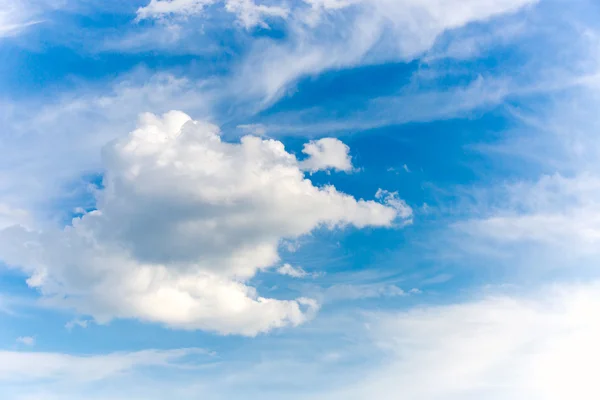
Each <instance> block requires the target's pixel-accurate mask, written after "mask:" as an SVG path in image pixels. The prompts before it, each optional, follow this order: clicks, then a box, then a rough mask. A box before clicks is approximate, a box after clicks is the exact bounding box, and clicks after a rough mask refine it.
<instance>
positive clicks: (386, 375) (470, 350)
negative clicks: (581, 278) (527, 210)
mask: <svg viewBox="0 0 600 400" xmlns="http://www.w3.org/2000/svg"><path fill="white" fill-rule="evenodd" d="M599 289H600V286H599V285H598V284H597V283H593V284H586V285H580V286H577V285H576V286H556V287H552V288H548V289H545V290H542V291H541V292H539V293H536V294H535V295H533V296H522V297H520V296H517V297H514V296H503V295H498V296H489V297H487V298H485V299H482V300H480V301H474V302H471V303H465V304H458V305H449V306H439V307H424V308H417V309H413V310H410V311H407V312H401V313H395V314H394V313H390V314H385V313H384V314H380V315H378V316H375V317H374V318H373V320H372V321H371V322H370V324H369V325H370V327H371V330H372V332H373V335H374V340H375V342H376V343H378V345H379V346H380V347H381V349H382V351H384V352H385V353H386V354H388V355H389V356H388V358H387V359H386V360H385V361H384V363H383V366H382V367H380V368H375V369H374V370H372V371H370V372H369V373H367V374H366V378H365V379H364V380H363V381H359V382H357V383H356V384H351V385H350V386H349V387H348V388H347V390H346V389H344V390H340V391H339V392H337V393H336V394H335V395H332V396H328V397H322V398H326V399H351V400H359V399H360V400H363V399H369V398H378V399H382V400H385V399H396V398H398V393H401V394H402V396H404V397H406V398H409V399H422V400H434V399H442V398H443V399H450V400H454V399H457V400H465V399H498V400H501V399H508V398H510V399H515V400H520V399H523V400H526V399H527V400H529V399H543V400H555V399H556V400H562V399H567V398H577V399H590V400H591V399H595V398H598V396H600V389H599V388H598V385H597V384H596V382H597V379H596V374H595V372H596V370H597V360H598V358H599V356H600V345H599V344H598V341H597V340H596V338H597V337H598V334H600V318H599V317H598V313H597V312H596V311H595V310H596V309H597V308H598V307H599V306H600V295H599V294H600V290H599ZM432 382H435V384H432Z"/></svg>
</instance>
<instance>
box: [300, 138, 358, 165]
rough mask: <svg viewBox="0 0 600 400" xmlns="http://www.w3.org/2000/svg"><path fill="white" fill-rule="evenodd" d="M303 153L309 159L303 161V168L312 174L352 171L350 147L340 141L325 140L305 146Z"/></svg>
mask: <svg viewBox="0 0 600 400" xmlns="http://www.w3.org/2000/svg"><path fill="white" fill-rule="evenodd" d="M302 152H303V153H304V154H306V155H308V158H307V159H306V160H304V161H302V164H301V167H302V169H305V170H307V171H310V172H317V171H323V170H329V169H333V170H336V171H344V172H350V171H352V158H351V157H350V147H348V146H347V145H346V144H344V143H343V142H341V141H340V140H339V139H334V138H324V139H320V140H317V141H311V142H310V143H306V144H305V145H304V149H303V150H302Z"/></svg>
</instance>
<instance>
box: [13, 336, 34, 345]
mask: <svg viewBox="0 0 600 400" xmlns="http://www.w3.org/2000/svg"><path fill="white" fill-rule="evenodd" d="M17 343H19V344H22V345H25V346H29V347H31V346H33V345H35V338H34V337H32V336H21V337H18V338H17Z"/></svg>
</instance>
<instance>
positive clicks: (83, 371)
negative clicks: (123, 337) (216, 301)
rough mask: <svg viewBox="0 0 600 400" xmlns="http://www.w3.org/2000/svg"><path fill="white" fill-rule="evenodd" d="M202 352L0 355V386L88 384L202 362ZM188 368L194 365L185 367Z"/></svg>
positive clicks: (13, 353) (8, 353)
mask: <svg viewBox="0 0 600 400" xmlns="http://www.w3.org/2000/svg"><path fill="white" fill-rule="evenodd" d="M206 355H207V352H206V351H205V350H202V349H177V350H144V351H139V352H129V353H113V354H105V355H93V356H79V355H68V354H62V353H43V352H15V351H0V360H2V363H1V365H0V382H5V383H6V382H13V383H14V382H33V381H37V380H46V381H60V380H63V379H65V378H66V379H67V380H68V381H69V383H70V384H73V383H90V382H94V381H102V380H104V379H108V378H113V377H115V376H117V375H120V374H123V373H126V372H130V371H132V370H134V369H136V368H141V367H162V368H175V367H178V366H181V365H185V358H190V357H191V358H192V360H194V359H195V358H198V357H200V356H202V358H205V357H206ZM188 365H192V366H193V365H194V364H193V363H188Z"/></svg>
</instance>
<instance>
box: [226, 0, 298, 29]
mask: <svg viewBox="0 0 600 400" xmlns="http://www.w3.org/2000/svg"><path fill="white" fill-rule="evenodd" d="M225 10H227V11H229V12H231V13H234V14H235V15H237V18H238V21H239V22H240V24H241V25H242V26H243V27H245V28H246V29H250V28H253V27H255V26H260V27H262V28H268V27H269V25H267V23H266V22H265V18H267V17H270V18H273V17H277V18H283V19H285V18H287V16H288V14H289V10H288V9H287V8H286V7H282V6H268V5H264V4H256V3H255V2H254V0H227V1H226V2H225Z"/></svg>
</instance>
